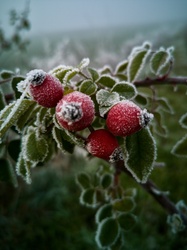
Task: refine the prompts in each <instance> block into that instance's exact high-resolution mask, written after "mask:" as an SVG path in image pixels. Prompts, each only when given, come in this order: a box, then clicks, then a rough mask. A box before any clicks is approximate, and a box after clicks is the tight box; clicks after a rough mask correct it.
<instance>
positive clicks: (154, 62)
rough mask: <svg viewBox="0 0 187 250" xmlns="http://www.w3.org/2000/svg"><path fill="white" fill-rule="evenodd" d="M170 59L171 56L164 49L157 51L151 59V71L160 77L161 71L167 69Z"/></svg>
mask: <svg viewBox="0 0 187 250" xmlns="http://www.w3.org/2000/svg"><path fill="white" fill-rule="evenodd" d="M170 59H171V54H170V53H169V52H168V51H166V50H164V49H163V48H161V49H160V50H158V51H156V52H155V53H154V54H153V56H152V57H151V59H150V68H151V71H152V72H153V73H154V74H155V75H159V74H160V72H161V70H162V69H163V68H164V67H165V65H166V64H167V63H168V62H169V60H170Z"/></svg>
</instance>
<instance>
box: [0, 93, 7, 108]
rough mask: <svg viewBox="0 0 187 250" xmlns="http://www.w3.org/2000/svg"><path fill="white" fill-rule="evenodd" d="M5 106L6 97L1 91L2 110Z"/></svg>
mask: <svg viewBox="0 0 187 250" xmlns="http://www.w3.org/2000/svg"><path fill="white" fill-rule="evenodd" d="M5 106H6V101H5V97H4V94H3V91H2V90H1V89H0V110H2V109H4V107H5Z"/></svg>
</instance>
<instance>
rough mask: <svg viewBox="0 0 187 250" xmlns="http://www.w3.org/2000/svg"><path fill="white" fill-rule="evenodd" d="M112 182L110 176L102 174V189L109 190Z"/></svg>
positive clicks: (111, 176)
mask: <svg viewBox="0 0 187 250" xmlns="http://www.w3.org/2000/svg"><path fill="white" fill-rule="evenodd" d="M112 182H113V175H112V174H108V173H106V174H104V175H103V176H102V177H101V186H102V187H103V189H106V188H109V187H110V186H111V185H112Z"/></svg>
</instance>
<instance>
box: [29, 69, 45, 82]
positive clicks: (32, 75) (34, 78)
mask: <svg viewBox="0 0 187 250" xmlns="http://www.w3.org/2000/svg"><path fill="white" fill-rule="evenodd" d="M45 77H46V73H45V72H44V71H43V70H42V69H34V70H31V71H30V72H29V73H28V74H27V80H28V82H30V83H31V84H32V85H33V86H38V85H41V84H42V83H43V81H44V79H45Z"/></svg>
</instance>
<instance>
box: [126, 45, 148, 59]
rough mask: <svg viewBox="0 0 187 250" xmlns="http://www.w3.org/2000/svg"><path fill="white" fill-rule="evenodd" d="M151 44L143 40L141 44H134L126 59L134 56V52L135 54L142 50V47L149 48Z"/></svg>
mask: <svg viewBox="0 0 187 250" xmlns="http://www.w3.org/2000/svg"><path fill="white" fill-rule="evenodd" d="M151 47H152V44H151V43H150V42H149V41H145V42H144V43H143V44H142V45H141V46H136V47H134V48H133V49H132V51H131V53H130V55H129V57H128V59H129V61H130V60H131V59H132V57H134V55H135V54H137V53H138V52H139V51H141V50H144V49H147V48H149V49H151Z"/></svg>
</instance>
